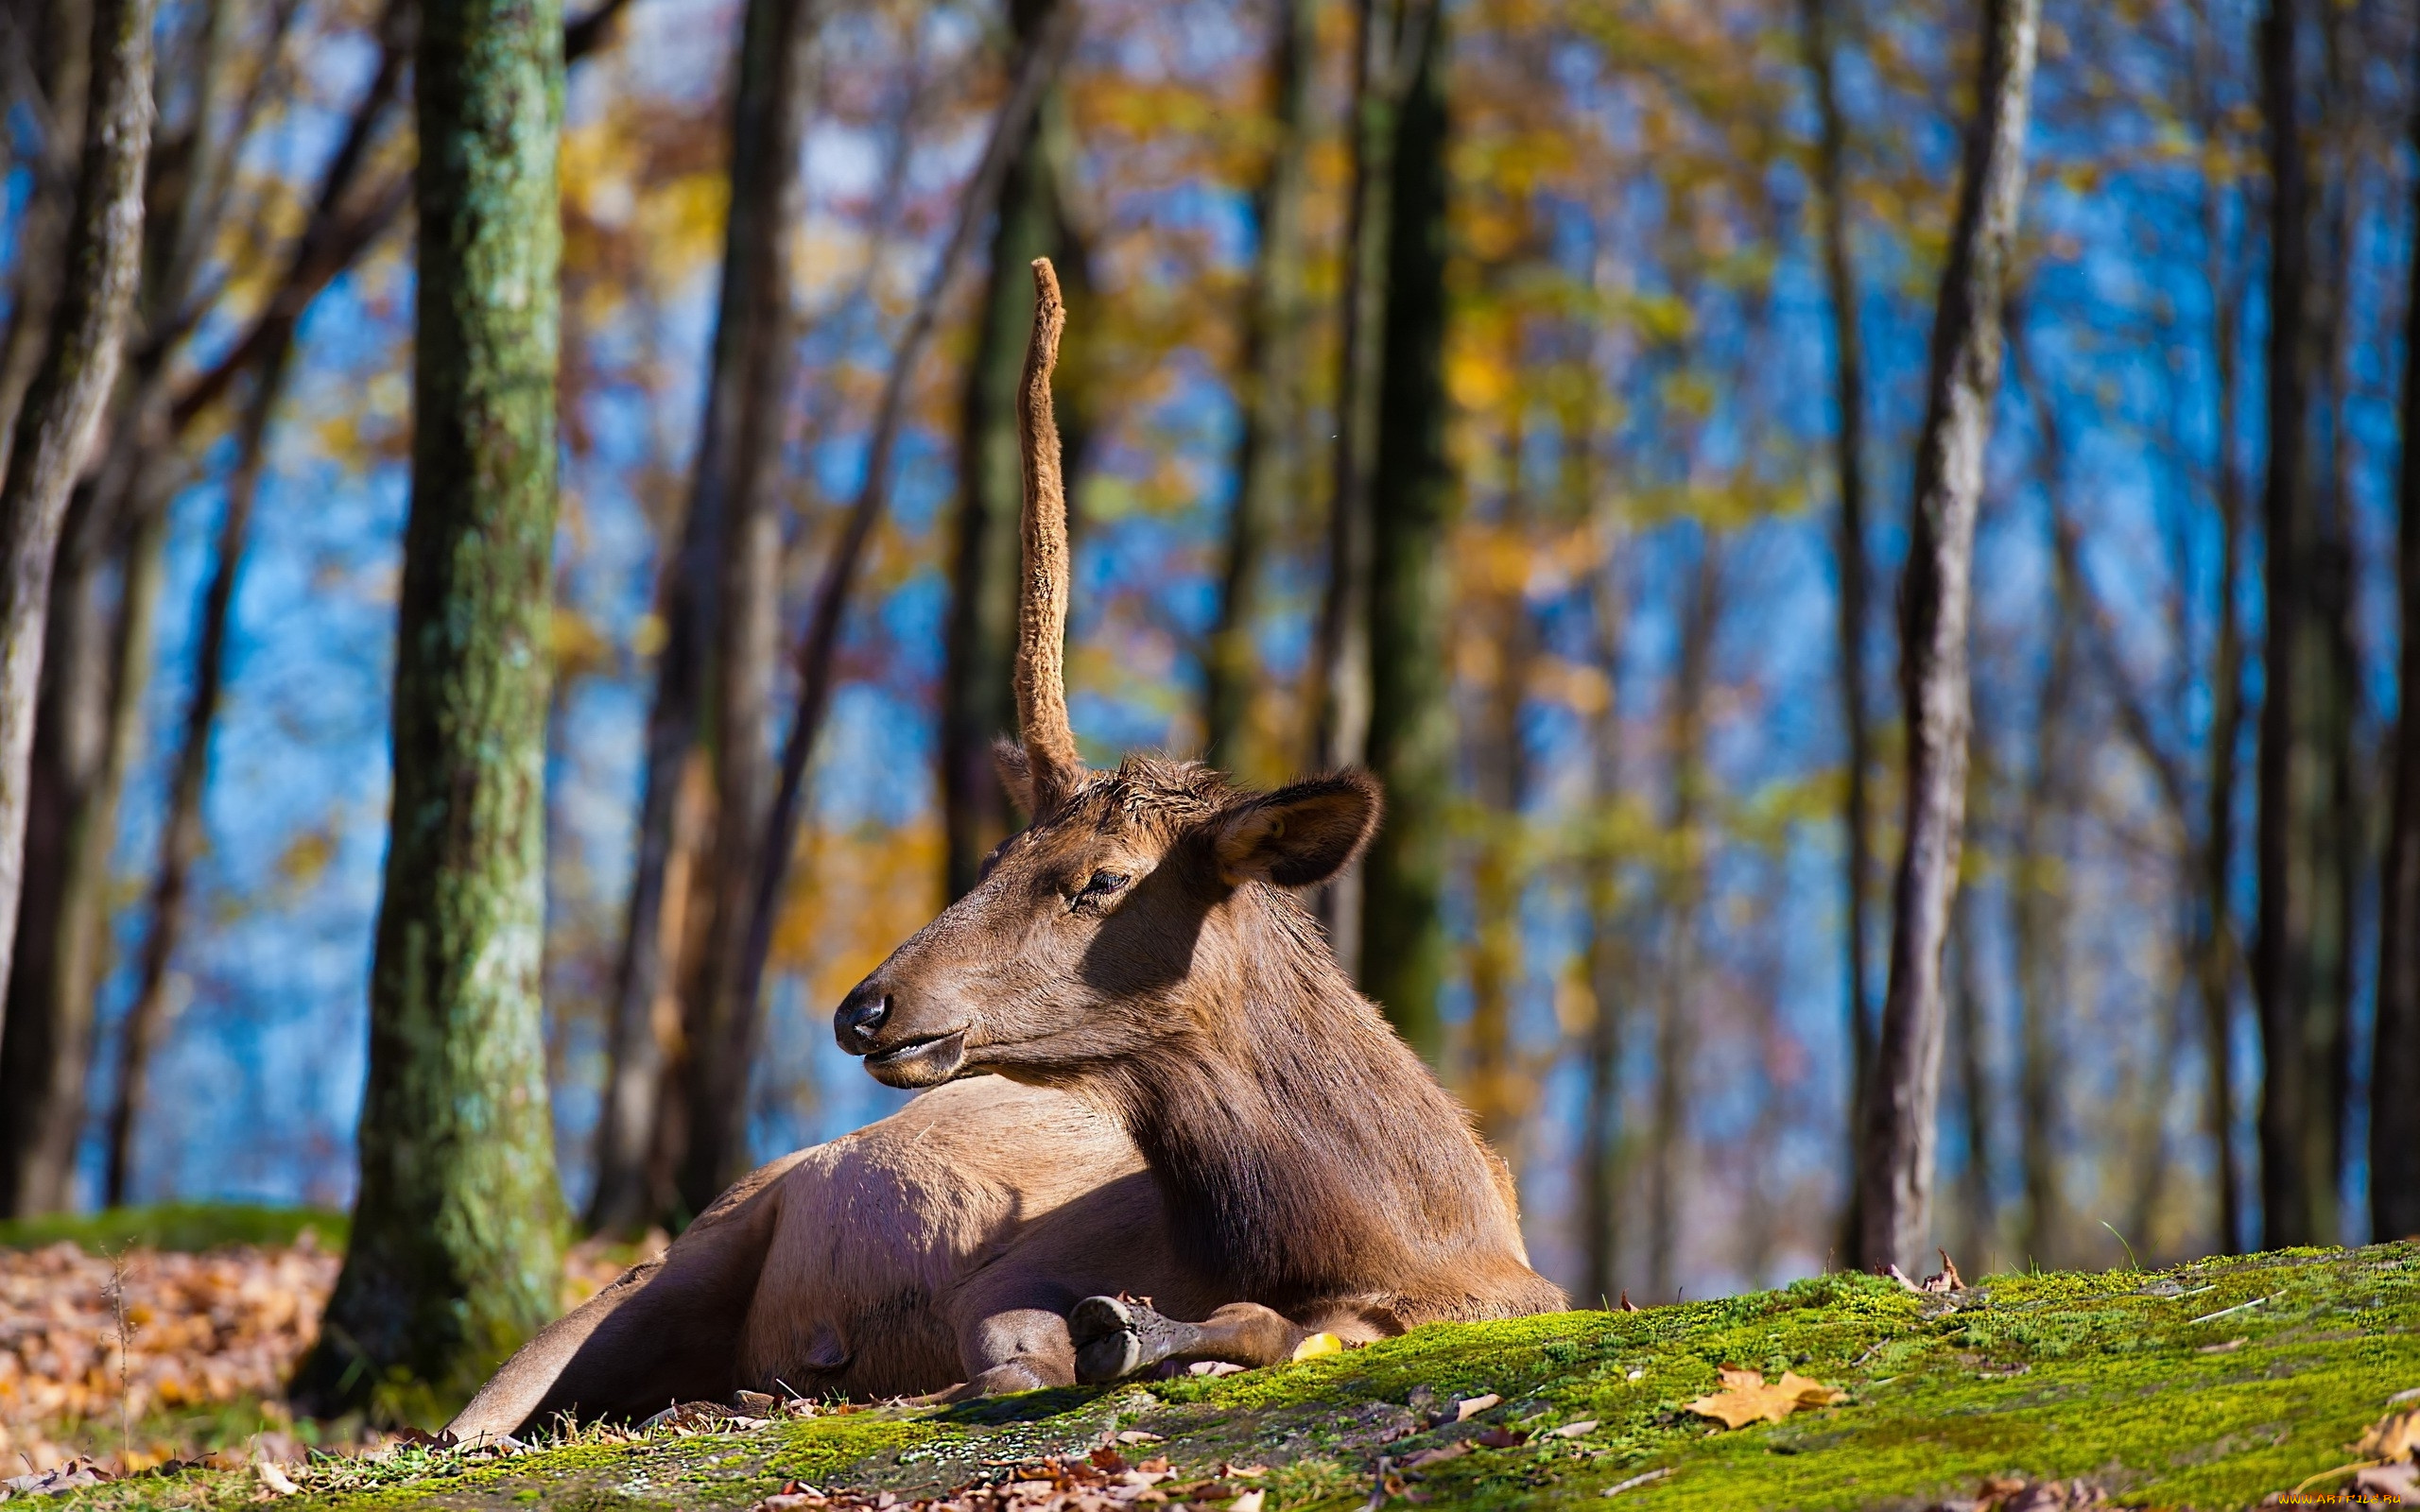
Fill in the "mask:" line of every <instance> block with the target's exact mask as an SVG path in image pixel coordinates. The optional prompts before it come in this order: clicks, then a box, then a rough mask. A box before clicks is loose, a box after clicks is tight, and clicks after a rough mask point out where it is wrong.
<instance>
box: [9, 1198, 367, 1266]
mask: <svg viewBox="0 0 2420 1512" xmlns="http://www.w3.org/2000/svg"><path fill="white" fill-rule="evenodd" d="M303 1229H310V1230H312V1231H313V1232H314V1233H316V1234H317V1235H319V1239H320V1244H322V1245H323V1246H326V1247H328V1248H330V1249H342V1248H343V1247H344V1244H345V1237H346V1233H347V1229H348V1224H347V1221H346V1219H345V1216H344V1214H342V1213H337V1212H315V1211H311V1210H310V1209H308V1208H247V1207H231V1206H224V1205H220V1204H216V1203H199V1202H197V1203H164V1204H162V1205H161V1206H159V1207H154V1208H111V1209H109V1210H107V1211H102V1212H89V1213H59V1214H55V1215H53V1216H50V1217H46V1218H18V1219H13V1220H9V1221H7V1222H0V1249H39V1248H41V1247H42V1246H45V1245H55V1244H58V1243H59V1242H60V1241H61V1240H65V1241H67V1242H68V1243H70V1244H73V1245H77V1246H80V1247H82V1248H84V1249H88V1250H91V1251H93V1252H94V1253H95V1254H109V1253H112V1252H113V1251H116V1250H120V1249H125V1248H128V1247H130V1246H136V1245H142V1246H148V1247H150V1248H153V1249H174V1250H182V1251H184V1252H187V1253H199V1252H200V1251H202V1250H205V1249H216V1248H218V1247H219V1246H222V1245H290V1244H292V1243H294V1241H295V1239H296V1238H297V1237H299V1236H300V1235H301V1234H302V1230H303Z"/></svg>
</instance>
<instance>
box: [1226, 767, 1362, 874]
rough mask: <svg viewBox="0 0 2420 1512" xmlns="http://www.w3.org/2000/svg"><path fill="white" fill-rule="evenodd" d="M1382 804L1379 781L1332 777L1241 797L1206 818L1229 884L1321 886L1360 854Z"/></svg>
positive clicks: (1357, 775)
mask: <svg viewBox="0 0 2420 1512" xmlns="http://www.w3.org/2000/svg"><path fill="white" fill-rule="evenodd" d="M1384 806H1385V803H1384V800H1383V799H1381V798H1380V797H1379V792H1378V782H1377V779H1375V778H1374V777H1372V776H1371V775H1370V774H1369V773H1367V772H1362V771H1345V772H1338V773H1336V774H1334V775H1333V776H1329V777H1314V778H1311V779H1309V780H1308V781H1306V782H1293V783H1289V784H1288V785H1287V786H1285V787H1281V788H1279V789H1278V790H1277V791H1276V792H1274V793H1264V794H1259V795H1256V796H1254V797H1252V798H1247V799H1239V800H1238V801H1236V803H1234V804H1233V805H1231V806H1230V807H1228V808H1227V809H1226V811H1225V812H1223V813H1221V814H1220V815H1219V816H1218V817H1217V818H1216V819H1214V820H1212V821H1211V847H1212V849H1213V851H1215V852H1216V853H1217V855H1218V858H1219V874H1220V875H1221V876H1222V877H1223V878H1224V879H1225V880H1226V882H1227V883H1228V884H1229V885H1237V884H1240V883H1244V882H1248V881H1253V880H1258V881H1261V882H1266V883H1271V884H1273V885H1276V886H1280V887H1308V886H1311V885H1314V884H1316V883H1322V882H1325V881H1326V880H1327V879H1328V878H1330V877H1333V876H1335V875H1336V874H1337V873H1338V872H1339V871H1341V870H1343V869H1344V868H1345V866H1346V864H1347V863H1349V862H1351V861H1352V859H1353V858H1354V857H1355V856H1357V855H1358V854H1360V853H1361V848H1362V847H1363V846H1365V845H1367V844H1369V843H1370V836H1371V835H1372V834H1374V833H1377V828H1378V813H1379V810H1380V809H1382V808H1383V807H1384Z"/></svg>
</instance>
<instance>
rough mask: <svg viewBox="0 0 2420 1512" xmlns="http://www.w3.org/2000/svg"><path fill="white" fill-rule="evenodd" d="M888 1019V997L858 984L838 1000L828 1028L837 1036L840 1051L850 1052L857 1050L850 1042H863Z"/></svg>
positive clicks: (867, 985)
mask: <svg viewBox="0 0 2420 1512" xmlns="http://www.w3.org/2000/svg"><path fill="white" fill-rule="evenodd" d="M888 1018H890V993H888V992H885V991H884V990H883V989H882V988H879V987H877V986H875V985H874V984H873V983H872V982H860V983H858V984H857V985H856V987H855V988H851V989H850V992H849V995H848V996H847V997H845V998H843V999H841V1000H840V1006H839V1007H838V1009H837V1010H836V1011H835V1012H834V1013H833V1015H832V1027H833V1028H834V1029H835V1030H836V1031H837V1032H838V1037H839V1040H840V1048H841V1049H843V1050H852V1051H854V1050H856V1049H857V1046H856V1045H855V1044H852V1043H851V1042H850V1041H851V1040H864V1039H865V1038H866V1037H867V1036H869V1035H872V1034H873V1032H874V1031H875V1030H876V1029H879V1028H881V1027H882V1022H883V1021H884V1020H885V1019H888Z"/></svg>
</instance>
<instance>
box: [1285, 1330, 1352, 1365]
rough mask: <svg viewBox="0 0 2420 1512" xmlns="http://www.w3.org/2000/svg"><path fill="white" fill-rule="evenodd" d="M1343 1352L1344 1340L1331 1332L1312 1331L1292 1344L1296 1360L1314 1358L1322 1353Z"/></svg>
mask: <svg viewBox="0 0 2420 1512" xmlns="http://www.w3.org/2000/svg"><path fill="white" fill-rule="evenodd" d="M1343 1352H1344V1341H1343V1340H1342V1339H1340V1338H1338V1337H1337V1336H1336V1335H1335V1334H1333V1333H1314V1334H1312V1335H1311V1336H1310V1337H1309V1338H1307V1339H1305V1340H1304V1341H1303V1342H1302V1343H1300V1344H1298V1345H1296V1346H1294V1358H1295V1359H1297V1360H1316V1359H1318V1358H1319V1357H1320V1356H1321V1355H1323V1354H1342V1353H1343Z"/></svg>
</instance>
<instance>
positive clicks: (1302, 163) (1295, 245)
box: [1201, 0, 1319, 771]
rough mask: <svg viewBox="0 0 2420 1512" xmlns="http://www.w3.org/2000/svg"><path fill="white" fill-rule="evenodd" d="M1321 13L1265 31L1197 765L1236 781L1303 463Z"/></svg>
mask: <svg viewBox="0 0 2420 1512" xmlns="http://www.w3.org/2000/svg"><path fill="white" fill-rule="evenodd" d="M1318 49H1319V8H1318V7H1317V6H1315V5H1313V4H1311V3H1310V0H1277V5H1276V10H1275V13H1274V14H1273V15H1272V16H1271V20H1270V46H1269V97H1270V116H1271V121H1270V124H1271V129H1272V132H1273V135H1274V140H1273V141H1271V144H1270V148H1269V162H1268V164H1267V166H1266V167H1265V168H1264V169H1263V170H1262V174H1261V180H1260V183H1259V185H1258V186H1257V188H1256V189H1255V190H1254V192H1253V229H1254V231H1255V232H1256V234H1257V235H1258V237H1259V242H1260V245H1259V248H1258V249H1257V251H1256V253H1255V255H1254V258H1253V279H1252V288H1251V290H1250V292H1249V293H1248V294H1247V295H1246V297H1245V305H1244V342H1243V353H1242V369H1243V371H1242V376H1241V381H1240V383H1239V385H1238V387H1239V388H1240V390H1241V392H1240V395H1239V398H1240V400H1241V408H1242V410H1243V424H1242V427H1241V429H1240V431H1239V432H1238V434H1237V436H1236V466H1235V476H1236V498H1235V503H1234V504H1233V506H1231V509H1232V513H1231V514H1230V515H1229V517H1228V521H1227V551H1226V560H1225V561H1224V563H1223V564H1222V565H1221V567H1220V569H1219V620H1218V623H1217V624H1216V625H1215V626H1214V627H1212V628H1211V631H1210V643H1209V644H1208V646H1207V647H1206V648H1205V649H1204V654H1203V656H1202V669H1201V670H1202V700H1201V726H1202V757H1201V759H1202V760H1203V761H1205V762H1207V763H1209V764H1210V765H1213V766H1216V767H1219V768H1220V769H1221V770H1229V771H1233V770H1239V769H1241V766H1242V761H1241V758H1242V748H1241V747H1242V743H1243V735H1244V731H1245V729H1246V727H1247V725H1248V724H1249V722H1250V718H1251V713H1252V696H1253V689H1254V688H1255V687H1256V686H1257V685H1258V684H1259V681H1260V659H1259V656H1258V654H1257V652H1256V649H1255V647H1254V645H1253V602H1254V593H1255V592H1256V590H1257V587H1258V583H1259V574H1260V559H1261V556H1262V554H1263V552H1264V551H1265V550H1266V549H1267V545H1268V540H1269V535H1270V532H1271V530H1272V529H1273V528H1275V525H1276V522H1277V517H1278V511H1279V509H1280V508H1281V507H1283V504H1284V501H1285V500H1286V499H1287V498H1288V496H1289V495H1290V494H1292V493H1293V492H1295V491H1296V488H1297V485H1298V483H1299V481H1300V479H1301V475H1302V469H1301V460H1302V459H1301V457H1300V456H1299V455H1297V453H1296V451H1295V449H1294V448H1293V447H1292V446H1291V445H1289V444H1288V442H1289V440H1290V439H1291V438H1292V437H1293V436H1294V435H1295V420H1296V417H1297V416H1298V414H1299V413H1300V411H1301V407H1302V395H1303V386H1302V382H1301V378H1300V371H1301V366H1302V353H1303V347H1304V340H1303V328H1304V326H1305V324H1306V322H1307V317H1308V312H1307V310H1306V309H1305V300H1304V293H1303V193H1304V188H1305V173H1306V168H1307V152H1308V147H1309V143H1310V130H1309V125H1310V121H1309V117H1310V93H1311V75H1312V64H1313V62H1314V61H1315V60H1316V58H1317V55H1318Z"/></svg>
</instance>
